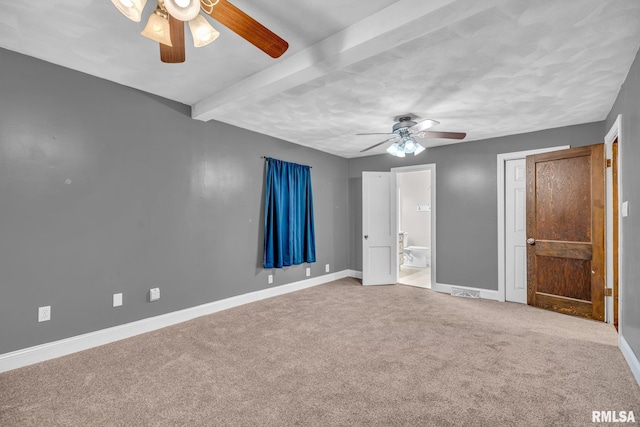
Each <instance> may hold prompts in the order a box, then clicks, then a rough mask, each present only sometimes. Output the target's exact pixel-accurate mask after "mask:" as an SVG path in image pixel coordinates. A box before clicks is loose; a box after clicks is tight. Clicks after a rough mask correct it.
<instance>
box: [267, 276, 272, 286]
mask: <svg viewBox="0 0 640 427" xmlns="http://www.w3.org/2000/svg"><path fill="white" fill-rule="evenodd" d="M267 282H268V283H269V284H272V283H273V274H270V275H269V276H268V277H267Z"/></svg>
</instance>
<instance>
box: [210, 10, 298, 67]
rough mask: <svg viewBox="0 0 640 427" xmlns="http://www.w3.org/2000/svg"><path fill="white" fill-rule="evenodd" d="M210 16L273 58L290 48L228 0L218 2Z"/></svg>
mask: <svg viewBox="0 0 640 427" xmlns="http://www.w3.org/2000/svg"><path fill="white" fill-rule="evenodd" d="M210 15H211V17H212V18H213V19H215V20H216V21H218V22H219V23H221V24H222V25H224V26H225V27H227V28H228V29H230V30H231V31H233V32H234V33H236V34H237V35H239V36H240V37H242V38H243V39H245V40H246V41H248V42H249V43H251V44H252V45H254V46H255V47H257V48H258V49H260V50H262V51H263V52H264V53H266V54H267V55H269V56H270V57H272V58H279V57H280V56H281V55H282V54H283V53H285V52H286V50H287V49H288V48H289V43H287V42H286V41H284V40H283V39H281V38H280V37H278V36H277V35H276V34H274V33H273V32H272V31H271V30H269V29H268V28H266V27H265V26H264V25H262V24H261V23H259V22H258V21H256V20H255V19H253V18H252V17H250V16H249V15H247V14H246V13H244V12H243V11H241V10H240V9H238V8H237V7H235V6H234V5H232V4H231V3H229V2H228V1H227V0H220V1H218V3H217V4H216V5H215V6H213V10H212V11H211V13H210Z"/></svg>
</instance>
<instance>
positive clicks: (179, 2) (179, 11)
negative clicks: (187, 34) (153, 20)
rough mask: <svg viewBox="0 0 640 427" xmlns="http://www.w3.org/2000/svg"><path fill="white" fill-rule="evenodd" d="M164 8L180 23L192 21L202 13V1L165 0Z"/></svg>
mask: <svg viewBox="0 0 640 427" xmlns="http://www.w3.org/2000/svg"><path fill="white" fill-rule="evenodd" d="M164 7H165V8H166V9H167V12H169V15H171V16H173V17H174V18H176V19H179V20H180V21H191V20H192V19H193V18H195V17H196V16H198V14H199V13H200V0H164Z"/></svg>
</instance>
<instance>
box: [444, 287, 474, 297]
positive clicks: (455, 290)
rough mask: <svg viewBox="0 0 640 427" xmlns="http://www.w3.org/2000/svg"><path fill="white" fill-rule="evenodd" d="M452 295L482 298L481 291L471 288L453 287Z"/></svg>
mask: <svg viewBox="0 0 640 427" xmlns="http://www.w3.org/2000/svg"><path fill="white" fill-rule="evenodd" d="M451 296H454V297H465V298H480V291H471V290H469V289H460V288H451Z"/></svg>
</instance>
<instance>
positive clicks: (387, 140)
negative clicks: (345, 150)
mask: <svg viewBox="0 0 640 427" xmlns="http://www.w3.org/2000/svg"><path fill="white" fill-rule="evenodd" d="M392 139H395V138H389V139H385V140H384V141H382V142H378V143H377V144H375V145H372V146H371V147H369V148H365V149H364V150H360V152H361V153H364V152H365V151H369V150H371V149H372V148H376V147H377V146H379V145H382V144H384V143H385V142H389V141H391V140H392Z"/></svg>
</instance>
